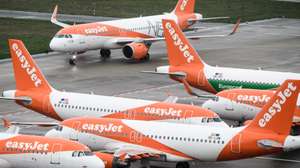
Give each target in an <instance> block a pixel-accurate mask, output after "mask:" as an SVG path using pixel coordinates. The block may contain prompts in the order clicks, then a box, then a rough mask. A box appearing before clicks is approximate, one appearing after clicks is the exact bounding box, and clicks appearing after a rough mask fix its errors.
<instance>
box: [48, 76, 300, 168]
mask: <svg viewBox="0 0 300 168" xmlns="http://www.w3.org/2000/svg"><path fill="white" fill-rule="evenodd" d="M299 91H300V80H286V81H285V82H284V83H283V84H282V85H281V86H280V87H279V88H278V89H277V91H276V93H275V94H274V95H273V97H272V98H271V100H270V101H269V102H268V103H267V104H266V105H265V106H264V107H263V108H262V110H261V112H260V113H259V114H258V115H257V116H256V117H255V118H254V119H253V121H252V122H250V123H248V125H246V126H242V127H236V128H231V127H226V128H224V127H213V126H201V125H187V124H178V123H167V122H155V121H147V122H145V121H137V120H120V119H105V118H85V117H83V118H73V119H68V120H65V121H63V122H62V123H61V125H60V126H59V127H57V128H56V129H53V130H50V131H49V132H48V133H47V134H46V136H50V137H64V138H69V139H73V140H77V141H79V142H81V143H83V144H86V145H88V146H89V147H91V149H94V150H99V149H104V150H107V151H110V152H113V153H114V156H115V157H119V158H120V159H121V160H123V159H125V160H130V159H133V160H136V159H143V158H152V157H155V158H156V159H157V158H160V159H162V160H164V161H167V162H177V164H176V168H189V167H190V166H189V163H188V161H191V160H197V161H226V160H237V159H243V158H249V157H255V156H261V155H267V154H274V153H278V152H282V151H289V150H294V149H298V148H300V136H291V135H289V133H290V129H291V126H292V117H293V113H294V110H295V107H296V101H297V98H298V94H299Z"/></svg>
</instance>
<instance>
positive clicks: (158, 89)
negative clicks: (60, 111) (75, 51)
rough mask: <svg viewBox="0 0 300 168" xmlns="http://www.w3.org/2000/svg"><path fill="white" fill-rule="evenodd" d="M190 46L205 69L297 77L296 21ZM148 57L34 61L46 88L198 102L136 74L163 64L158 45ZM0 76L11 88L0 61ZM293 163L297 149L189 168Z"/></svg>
mask: <svg viewBox="0 0 300 168" xmlns="http://www.w3.org/2000/svg"><path fill="white" fill-rule="evenodd" d="M200 26H204V27H210V26H217V27H218V28H217V29H215V30H214V33H217V34H220V33H225V32H229V31H230V29H231V25H224V24H219V23H205V24H201V25H200ZM209 33H211V32H209ZM197 34H198V33H197ZM201 34H203V32H201ZM212 34H213V33H212ZM192 43H193V45H194V47H195V48H196V49H197V50H198V51H199V53H200V55H201V56H202V58H203V59H204V60H205V61H206V62H207V63H208V64H210V65H219V66H228V67H237V68H251V69H256V68H257V67H261V68H263V69H267V70H276V71H290V72H297V73H300V20H295V19H271V20H264V21H257V22H251V23H248V24H243V25H242V26H241V28H240V30H239V32H238V33H237V34H236V35H234V36H231V37H227V38H214V39H200V40H195V41H192ZM150 54H151V60H150V61H149V62H143V63H135V62H129V61H126V60H125V59H124V57H123V56H122V54H121V50H114V51H113V52H112V56H111V59H109V60H106V61H103V60H102V61H101V60H100V59H99V51H93V52H88V53H85V54H83V55H80V56H79V57H78V65H77V66H70V65H69V64H68V58H69V57H70V55H67V54H52V55H51V56H45V57H38V58H36V62H37V63H38V65H39V67H40V68H41V69H42V71H43V72H44V75H45V76H46V78H47V79H48V80H49V82H50V83H51V84H52V86H53V87H54V88H56V89H59V90H63V89H64V90H66V91H74V92H81V93H89V92H91V91H92V92H94V94H102V95H116V96H122V97H131V98H140V99H150V100H164V99H165V98H167V96H168V95H174V96H178V97H179V98H180V99H179V102H182V103H193V104H195V105H201V104H202V103H203V101H204V100H201V99H197V98H195V97H191V96H189V95H188V94H186V93H185V92H184V90H183V86H182V85H181V84H178V83H176V82H174V81H172V80H170V79H168V78H167V77H166V76H160V75H152V74H144V73H140V72H141V71H143V70H154V68H155V67H157V66H160V65H166V64H168V61H167V58H166V49H165V44H164V42H158V43H155V44H153V45H152V47H151V50H150ZM0 72H1V73H0V89H5V90H8V89H14V87H15V85H14V75H13V71H12V65H11V63H10V62H3V63H0ZM198 92H199V93H201V92H202V91H198ZM202 93H203V94H206V93H204V92H202ZM112 103H113V102H112ZM0 115H1V116H2V117H5V118H8V119H10V120H13V121H53V120H51V119H49V118H46V117H44V116H42V115H40V114H38V113H35V112H32V111H31V110H27V109H25V108H23V107H20V106H18V105H16V104H15V103H14V102H8V101H2V100H1V101H0ZM45 131H46V130H45V129H41V128H32V127H27V128H23V129H22V132H23V133H30V134H43V133H44V132H45ZM199 152H201V149H199ZM270 159H272V160H270ZM274 159H277V160H274ZM299 162H300V151H294V152H289V153H285V154H282V155H276V156H266V157H263V158H252V159H245V160H239V161H230V162H219V163H206V162H204V163H198V164H197V165H194V166H193V167H213V168H219V167H220V168H221V167H232V168H239V167H257V168H265V167H266V168H268V167H270V168H271V167H281V168H292V167H297V168H298V167H299V166H300V163H299ZM171 165H172V164H171Z"/></svg>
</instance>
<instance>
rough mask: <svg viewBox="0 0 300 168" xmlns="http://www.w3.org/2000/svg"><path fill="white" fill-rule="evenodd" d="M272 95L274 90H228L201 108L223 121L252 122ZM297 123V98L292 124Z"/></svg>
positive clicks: (299, 118)
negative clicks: (213, 113) (212, 112)
mask: <svg viewBox="0 0 300 168" xmlns="http://www.w3.org/2000/svg"><path fill="white" fill-rule="evenodd" d="M274 94H275V91H274V90H257V89H228V90H223V91H221V92H219V93H217V94H216V98H213V99H209V100H207V101H205V102H204V103H203V104H202V107H204V108H207V109H210V110H212V111H214V112H216V113H218V114H219V116H220V117H221V118H223V119H228V120H235V121H239V122H245V121H247V120H252V119H253V118H254V117H255V115H256V114H257V113H258V112H259V111H260V110H261V108H262V107H263V106H264V105H265V104H266V103H267V102H268V101H269V100H270V99H271V97H272V96H273V95H274ZM299 122H300V99H299V98H298V101H297V104H296V108H295V112H294V117H293V123H294V124H296V125H298V124H299Z"/></svg>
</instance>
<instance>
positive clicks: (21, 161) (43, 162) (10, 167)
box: [0, 126, 105, 168]
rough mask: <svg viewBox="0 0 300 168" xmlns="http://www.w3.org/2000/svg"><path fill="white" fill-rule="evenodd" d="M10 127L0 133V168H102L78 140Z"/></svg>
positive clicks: (97, 160)
mask: <svg viewBox="0 0 300 168" xmlns="http://www.w3.org/2000/svg"><path fill="white" fill-rule="evenodd" d="M18 132H19V128H18V127H15V126H11V127H10V128H9V129H8V130H7V131H6V132H2V133H0V146H1V148H0V167H1V168H39V167H40V168H41V167H42V168H54V167H56V168H71V167H72V168H83V167H86V168H105V165H104V162H103V161H102V160H101V159H99V158H98V156H101V155H98V156H97V155H95V154H93V153H92V152H91V151H90V149H89V148H88V147H87V146H85V145H83V144H80V143H78V142H74V141H70V140H66V139H62V138H53V137H52V138H51V137H43V136H33V135H21V134H19V133H18Z"/></svg>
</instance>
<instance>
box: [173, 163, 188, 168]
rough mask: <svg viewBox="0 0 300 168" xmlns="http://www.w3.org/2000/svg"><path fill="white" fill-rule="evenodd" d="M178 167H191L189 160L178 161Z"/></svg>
mask: <svg viewBox="0 0 300 168" xmlns="http://www.w3.org/2000/svg"><path fill="white" fill-rule="evenodd" d="M176 168H190V164H189V163H188V162H178V163H177V164H176Z"/></svg>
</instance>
